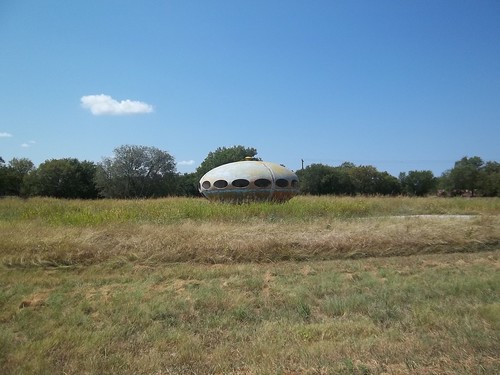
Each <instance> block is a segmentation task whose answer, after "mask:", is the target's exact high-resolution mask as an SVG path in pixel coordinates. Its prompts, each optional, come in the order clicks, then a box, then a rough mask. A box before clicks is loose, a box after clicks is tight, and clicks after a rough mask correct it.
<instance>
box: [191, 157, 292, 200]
mask: <svg viewBox="0 0 500 375" xmlns="http://www.w3.org/2000/svg"><path fill="white" fill-rule="evenodd" d="M198 189H199V191H200V193H201V194H203V195H204V196H205V197H206V198H208V199H209V200H212V201H221V202H231V203H242V202H253V201H273V202H286V201H288V200H289V199H291V198H292V197H294V196H295V195H297V194H298V193H299V179H298V177H297V175H296V174H295V173H293V172H292V171H290V170H289V169H287V168H285V167H283V166H281V165H279V164H276V163H270V162H267V161H257V160H248V159H247V160H245V161H237V162H234V163H228V164H224V165H221V166H219V167H216V168H214V169H212V170H210V171H209V172H207V173H206V174H205V175H204V176H203V177H202V178H201V180H200V183H199V186H198Z"/></svg>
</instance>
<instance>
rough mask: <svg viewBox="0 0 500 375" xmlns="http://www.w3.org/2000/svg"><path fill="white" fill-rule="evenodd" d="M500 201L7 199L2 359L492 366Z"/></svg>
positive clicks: (114, 365)
mask: <svg viewBox="0 0 500 375" xmlns="http://www.w3.org/2000/svg"><path fill="white" fill-rule="evenodd" d="M499 250H500V199H498V198H497V199H440V198H402V197H401V198H381V197H370V198H361V197H359V198H335V197H321V198H313V197H297V198H294V199H293V200H291V201H290V202H288V203H286V204H280V205H276V204H264V203H262V204H261V203H259V204H247V205H239V206H238V205H236V206H235V205H225V204H213V203H209V202H207V201H205V200H200V199H184V198H169V199H159V200H138V201H112V200H102V201H63V200H54V199H41V198H37V199H30V200H19V199H8V198H6V199H1V200H0V373H2V374H495V373H499V372H500V360H499V348H500V296H499V289H500V276H499V275H500V273H499V267H500V260H499V255H500V251H499Z"/></svg>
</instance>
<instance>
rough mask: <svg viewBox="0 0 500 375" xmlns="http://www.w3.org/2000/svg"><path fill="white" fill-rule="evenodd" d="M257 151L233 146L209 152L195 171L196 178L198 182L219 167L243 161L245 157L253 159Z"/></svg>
mask: <svg viewBox="0 0 500 375" xmlns="http://www.w3.org/2000/svg"><path fill="white" fill-rule="evenodd" d="M255 155H257V149H255V148H253V147H244V146H233V147H219V148H217V150H215V151H210V152H209V153H208V155H207V157H206V158H205V160H203V162H202V163H201V164H200V166H199V167H198V168H197V169H196V176H197V179H198V180H199V179H200V178H201V177H203V175H204V174H205V173H207V172H208V171H210V170H211V169H213V168H216V167H218V166H220V165H223V164H227V163H232V162H235V161H242V160H245V158H246V157H252V158H253V157H255Z"/></svg>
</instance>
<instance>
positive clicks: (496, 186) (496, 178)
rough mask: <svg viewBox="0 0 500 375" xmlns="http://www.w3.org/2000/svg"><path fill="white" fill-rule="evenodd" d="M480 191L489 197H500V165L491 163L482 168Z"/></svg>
mask: <svg viewBox="0 0 500 375" xmlns="http://www.w3.org/2000/svg"><path fill="white" fill-rule="evenodd" d="M479 191H480V192H481V195H484V196H487V197H498V196H500V163H498V162H495V161H489V162H487V163H486V164H485V165H484V166H483V167H482V168H481V171H480V177H479Z"/></svg>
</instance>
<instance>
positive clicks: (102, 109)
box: [80, 94, 153, 116]
mask: <svg viewBox="0 0 500 375" xmlns="http://www.w3.org/2000/svg"><path fill="white" fill-rule="evenodd" d="M80 101H81V104H82V107H83V108H86V109H90V112H92V114H93V115H96V116H100V115H135V114H140V113H150V112H153V106H152V105H150V104H147V103H144V102H139V101H135V100H129V99H126V100H122V101H117V100H115V99H113V98H112V97H111V96H109V95H104V94H101V95H86V96H82V97H81V98H80Z"/></svg>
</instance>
